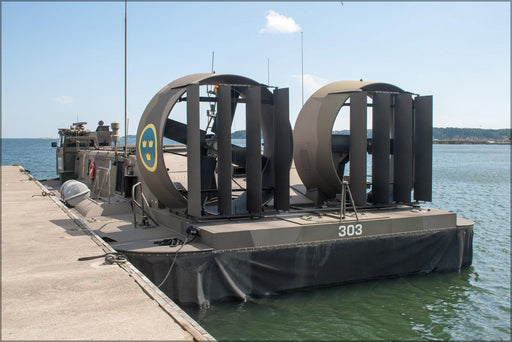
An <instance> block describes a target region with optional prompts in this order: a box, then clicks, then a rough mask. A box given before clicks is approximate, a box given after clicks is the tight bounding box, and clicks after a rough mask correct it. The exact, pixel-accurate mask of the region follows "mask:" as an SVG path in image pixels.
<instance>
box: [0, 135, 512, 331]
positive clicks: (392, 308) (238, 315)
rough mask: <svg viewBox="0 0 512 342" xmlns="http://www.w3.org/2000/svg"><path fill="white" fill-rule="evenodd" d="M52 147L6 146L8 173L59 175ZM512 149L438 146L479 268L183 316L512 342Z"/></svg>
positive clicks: (438, 197)
mask: <svg viewBox="0 0 512 342" xmlns="http://www.w3.org/2000/svg"><path fill="white" fill-rule="evenodd" d="M50 145H51V140H45V139H2V165H11V164H13V163H18V164H21V165H22V166H24V167H25V168H26V169H29V170H31V172H32V174H33V175H34V176H36V177H37V178H40V179H41V178H51V177H56V174H55V149H54V148H52V147H51V146H50ZM510 189H511V188H510V146H499V145H496V146H493V145H434V189H433V190H434V196H433V202H432V203H431V204H430V206H432V207H436V208H443V209H448V210H452V211H455V212H457V213H458V214H459V215H460V216H463V217H466V218H468V219H471V220H473V221H475V229H474V241H473V248H474V254H473V266H471V267H470V268H468V269H465V270H463V271H462V272H460V273H450V274H430V275H422V276H413V277H403V278H395V279H386V280H379V281H370V282H363V283H358V284H352V285H346V286H338V287H330V288H321V289H315V290H310V291H297V292H293V293H286V294H282V295H279V296H275V297H271V298H264V299H259V300H256V301H254V302H249V303H221V304H215V305H213V306H211V307H210V308H208V309H201V310H199V309H196V308H191V307H185V308H184V309H186V310H187V312H188V313H189V314H190V315H191V316H192V317H193V318H194V319H196V320H197V321H198V322H199V323H200V324H201V325H202V326H203V327H205V328H206V330H208V332H210V333H211V334H212V335H213V336H214V337H216V338H217V339H219V340H382V339H384V340H419V339H421V340H425V339H429V340H430V339H433V340H435V339H438V340H510V334H511V327H510V318H511V317H510V315H511V311H510Z"/></svg>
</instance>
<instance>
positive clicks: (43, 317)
mask: <svg viewBox="0 0 512 342" xmlns="http://www.w3.org/2000/svg"><path fill="white" fill-rule="evenodd" d="M1 183H2V184H1V187H2V198H1V209H2V216H1V219H2V221H1V224H2V273H1V274H2V330H1V332H2V333H1V340H39V339H42V340H172V341H177V340H189V341H191V340H194V339H196V340H201V328H199V329H198V330H199V335H198V330H197V329H196V330H195V331H194V323H195V322H193V321H192V322H191V319H190V318H188V321H187V319H185V324H183V317H184V316H186V314H185V313H184V312H179V311H180V310H181V309H179V308H177V307H176V306H175V304H174V303H172V301H170V300H168V299H167V300H168V302H170V307H169V305H165V303H164V304H163V305H162V300H160V302H159V301H158V299H157V300H155V298H157V297H158V296H153V298H152V297H150V295H151V292H152V291H153V292H155V289H156V288H155V287H154V285H152V284H150V285H149V289H148V288H146V287H144V286H143V285H141V283H140V281H139V282H136V281H135V280H134V275H133V274H135V276H136V277H137V276H138V275H137V274H136V273H137V271H135V272H132V273H131V274H130V272H128V271H127V269H126V265H124V266H123V267H121V265H118V264H105V262H104V258H97V259H92V260H86V261H78V259H79V258H81V257H88V256H96V255H102V254H105V250H104V249H102V247H101V246H100V245H98V243H97V242H95V240H94V239H93V236H91V235H90V234H88V233H87V231H86V230H84V229H83V227H80V225H79V224H78V223H77V222H76V220H73V219H71V218H70V217H69V216H68V214H67V213H66V212H65V210H63V208H62V207H60V206H59V205H58V203H56V201H55V200H54V199H53V198H51V196H43V195H42V188H41V187H40V186H39V183H38V182H36V181H35V180H34V179H33V178H31V177H30V176H28V175H27V174H25V173H24V172H21V169H20V168H19V167H17V166H2V167H1ZM57 196H58V194H57ZM130 267H132V268H133V266H131V264H130ZM136 277H135V278H136ZM142 277H144V276H142ZM151 286H153V289H151ZM143 288H144V289H143ZM158 291H159V290H158V289H156V292H158ZM157 295H158V294H157ZM160 295H161V293H160ZM173 310H175V311H177V312H172V311H173ZM173 314H174V316H173ZM180 315H181V316H180ZM175 316H176V317H179V319H176V317H175ZM173 317H174V318H173ZM178 322H179V323H180V324H178ZM196 324H197V323H196ZM190 327H192V328H190ZM196 327H197V326H196ZM184 328H185V329H187V330H185V329H184ZM189 328H190V329H189ZM194 333H195V334H194ZM202 333H203V337H205V338H204V339H210V338H211V336H209V335H208V334H207V333H206V332H204V331H202ZM197 336H199V338H198V337H197Z"/></svg>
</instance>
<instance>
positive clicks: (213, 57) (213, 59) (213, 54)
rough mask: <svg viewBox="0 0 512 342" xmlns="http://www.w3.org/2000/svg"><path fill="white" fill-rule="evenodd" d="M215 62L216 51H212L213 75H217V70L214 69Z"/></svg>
mask: <svg viewBox="0 0 512 342" xmlns="http://www.w3.org/2000/svg"><path fill="white" fill-rule="evenodd" d="M214 62H215V51H212V74H215V70H214V69H213V63H214Z"/></svg>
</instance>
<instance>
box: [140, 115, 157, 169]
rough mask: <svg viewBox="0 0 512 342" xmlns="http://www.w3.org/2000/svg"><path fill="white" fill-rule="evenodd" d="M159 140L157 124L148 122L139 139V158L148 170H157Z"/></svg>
mask: <svg viewBox="0 0 512 342" xmlns="http://www.w3.org/2000/svg"><path fill="white" fill-rule="evenodd" d="M156 151H157V140H156V129H155V125H153V124H148V125H146V127H144V130H143V131H142V134H141V135H140V140H139V158H140V160H141V161H142V164H144V167H146V169H148V171H150V172H153V171H155V170H156V164H157V158H156V157H157V154H156Z"/></svg>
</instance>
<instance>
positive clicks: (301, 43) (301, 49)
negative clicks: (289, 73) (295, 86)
mask: <svg viewBox="0 0 512 342" xmlns="http://www.w3.org/2000/svg"><path fill="white" fill-rule="evenodd" d="M300 51H301V53H300V56H301V82H302V105H303V106H304V35H303V32H302V31H301V32H300Z"/></svg>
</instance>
